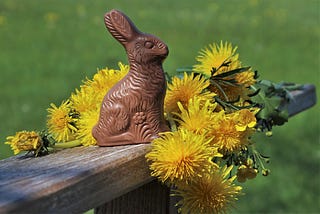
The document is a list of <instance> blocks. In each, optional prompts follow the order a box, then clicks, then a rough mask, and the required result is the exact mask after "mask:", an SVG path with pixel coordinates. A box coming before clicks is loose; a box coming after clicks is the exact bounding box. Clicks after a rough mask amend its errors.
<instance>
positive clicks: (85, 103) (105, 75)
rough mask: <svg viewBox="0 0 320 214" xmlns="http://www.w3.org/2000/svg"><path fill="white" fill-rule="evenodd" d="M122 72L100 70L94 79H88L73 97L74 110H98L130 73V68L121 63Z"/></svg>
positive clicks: (106, 69)
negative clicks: (109, 94) (106, 97)
mask: <svg viewBox="0 0 320 214" xmlns="http://www.w3.org/2000/svg"><path fill="white" fill-rule="evenodd" d="M118 65H119V68H120V70H114V69H108V68H104V69H100V70H98V72H97V73H96V74H95V75H94V76H93V79H92V80H90V79H87V80H86V81H85V82H84V85H82V86H81V87H80V90H78V89H76V91H75V93H73V94H72V95H71V98H70V101H71V103H72V106H73V108H74V109H76V110H77V111H78V112H80V113H82V112H85V111H92V110H95V109H97V108H98V107H99V106H100V105H101V103H102V100H103V97H104V96H105V95H106V93H107V92H108V91H109V90H110V89H111V88H112V87H113V86H114V85H115V84H116V83H117V82H118V81H119V80H121V79H122V78H123V77H124V76H125V75H126V74H127V73H128V71H129V66H128V65H124V64H122V63H121V62H119V64H118Z"/></svg>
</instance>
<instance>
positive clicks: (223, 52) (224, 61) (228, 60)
mask: <svg viewBox="0 0 320 214" xmlns="http://www.w3.org/2000/svg"><path fill="white" fill-rule="evenodd" d="M236 50H237V47H235V48H233V47H232V45H231V43H228V42H225V43H223V42H222V41H221V43H220V46H218V45H217V44H211V45H209V48H208V47H207V48H205V49H203V50H201V51H200V53H199V56H197V57H196V60H197V61H198V62H199V64H197V65H194V70H195V71H197V72H199V73H202V74H204V75H206V76H208V77H210V76H212V77H213V79H212V81H214V82H215V84H211V85H210V86H209V89H210V90H211V91H212V92H214V93H216V94H217V95H218V96H219V97H221V98H223V99H224V100H225V101H235V100H238V99H239V98H240V100H239V102H238V103H237V104H238V105H243V104H244V101H245V100H246V99H248V96H247V95H248V94H249V93H250V91H249V89H248V86H250V85H253V84H254V83H255V82H256V80H255V72H253V71H252V69H251V68H249V69H248V70H246V71H243V72H239V73H236V74H233V75H230V76H226V77H223V78H222V79H223V80H224V81H216V80H215V79H214V77H215V76H216V75H219V74H222V73H226V72H228V71H232V70H234V69H239V68H241V62H240V60H239V54H237V53H236ZM213 70H215V73H211V71H213ZM219 79H221V77H219ZM227 82H229V83H230V84H226V83H227Z"/></svg>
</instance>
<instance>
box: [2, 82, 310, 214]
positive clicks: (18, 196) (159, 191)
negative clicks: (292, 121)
mask: <svg viewBox="0 0 320 214" xmlns="http://www.w3.org/2000/svg"><path fill="white" fill-rule="evenodd" d="M292 96H293V97H294V102H292V103H291V104H290V105H289V108H288V110H289V114H290V115H291V116H292V115H294V114H296V113H298V112H300V111H303V110H305V109H307V108H309V107H311V106H313V105H314V104H315V103H316V93H315V87H314V86H313V85H305V86H304V87H303V89H301V90H297V91H293V92H292ZM149 149H150V145H149V144H140V145H129V146H117V147H97V146H91V147H77V148H72V149H65V150H62V151H59V152H57V153H53V154H50V155H47V156H44V157H38V158H32V157H27V156H24V155H20V156H14V157H10V158H8V159H5V160H1V161H0V213H82V212H85V211H87V210H89V209H92V208H95V213H139V214H140V213H141V214H143V213H148V214H149V213H175V212H176V210H175V208H174V206H173V204H174V202H172V201H170V200H171V198H170V197H169V190H168V188H166V187H165V186H163V185H161V184H160V183H158V182H157V181H155V180H154V179H153V178H152V177H150V171H149V169H148V165H147V163H146V160H145V154H146V153H147V152H148V151H149Z"/></svg>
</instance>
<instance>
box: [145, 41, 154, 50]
mask: <svg viewBox="0 0 320 214" xmlns="http://www.w3.org/2000/svg"><path fill="white" fill-rule="evenodd" d="M144 47H146V48H148V49H151V48H153V47H154V44H153V43H152V42H149V41H147V42H145V43H144Z"/></svg>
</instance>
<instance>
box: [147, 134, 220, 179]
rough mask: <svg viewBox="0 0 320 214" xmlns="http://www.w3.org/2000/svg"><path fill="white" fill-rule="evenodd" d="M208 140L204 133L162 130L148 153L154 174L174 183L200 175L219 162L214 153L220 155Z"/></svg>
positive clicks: (152, 173)
mask: <svg viewBox="0 0 320 214" xmlns="http://www.w3.org/2000/svg"><path fill="white" fill-rule="evenodd" d="M209 142H210V140H208V139H207V138H206V137H205V136H204V135H197V134H195V133H193V132H190V131H188V130H185V129H179V130H178V131H176V132H165V133H162V134H161V136H160V137H159V138H157V139H155V140H154V141H153V142H152V150H151V151H150V152H149V153H148V154H147V155H146V158H147V160H148V161H150V162H151V164H150V169H151V170H152V172H151V175H152V176H155V177H158V179H159V180H161V181H162V182H169V183H175V184H177V183H180V182H188V181H189V180H191V179H193V178H194V177H198V176H200V175H201V173H202V171H204V170H206V169H208V168H209V167H211V166H216V165H214V164H213V162H212V161H211V158H212V157H215V156H216V157H221V155H220V154H219V153H218V152H217V148H214V147H211V146H210V145H209Z"/></svg>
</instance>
